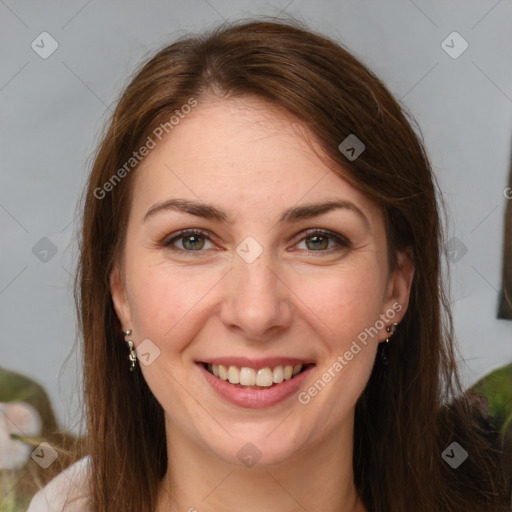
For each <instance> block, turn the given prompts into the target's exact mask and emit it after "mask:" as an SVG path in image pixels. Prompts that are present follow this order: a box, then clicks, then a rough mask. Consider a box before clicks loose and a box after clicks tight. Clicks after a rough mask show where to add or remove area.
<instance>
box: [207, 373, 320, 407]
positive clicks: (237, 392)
mask: <svg viewBox="0 0 512 512" xmlns="http://www.w3.org/2000/svg"><path fill="white" fill-rule="evenodd" d="M197 366H198V367H199V369H200V370H201V372H202V373H203V375H204V377H205V379H206V380H207V381H208V383H209V384H210V385H211V386H212V388H213V389H214V390H215V391H216V392H217V393H218V394H219V395H221V396H222V397H223V398H225V399H226V400H227V401H228V402H231V403H232V404H235V405H238V406H240V407H248V408H251V409H258V408H262V407H272V406H273V405H277V404H278V403H280V402H283V401H284V400H286V399H287V398H289V397H290V396H292V395H294V394H296V393H297V392H298V391H299V389H300V387H301V385H302V384H303V383H304V381H305V380H306V379H307V377H308V374H309V371H310V370H311V369H312V368H313V366H309V367H308V368H306V369H305V370H304V371H302V372H301V373H299V374H298V375H296V376H295V377H293V378H292V379H289V380H285V381H283V382H281V383H280V384H274V385H273V386H271V387H269V388H268V389H244V388H239V387H237V386H234V385H233V384H230V383H229V382H228V381H224V380H222V379H219V378H218V377H215V375H213V374H211V373H210V372H209V371H208V370H207V369H206V368H205V367H204V366H203V365H202V364H201V363H198V365H197Z"/></svg>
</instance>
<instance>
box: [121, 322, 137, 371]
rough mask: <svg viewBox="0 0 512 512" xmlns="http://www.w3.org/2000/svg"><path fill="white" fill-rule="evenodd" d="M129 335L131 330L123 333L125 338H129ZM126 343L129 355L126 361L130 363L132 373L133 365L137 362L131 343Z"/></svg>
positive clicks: (127, 341) (128, 341) (129, 341)
mask: <svg viewBox="0 0 512 512" xmlns="http://www.w3.org/2000/svg"><path fill="white" fill-rule="evenodd" d="M131 333H132V330H131V329H128V330H127V331H124V332H123V334H124V336H125V338H126V337H127V336H130V334H131ZM126 343H128V349H129V350H130V355H129V356H128V359H129V360H130V361H131V365H130V371H131V372H133V370H134V369H135V363H136V362H137V354H136V353H135V350H134V349H133V341H132V340H126Z"/></svg>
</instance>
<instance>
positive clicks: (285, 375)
mask: <svg viewBox="0 0 512 512" xmlns="http://www.w3.org/2000/svg"><path fill="white" fill-rule="evenodd" d="M207 368H208V371H209V372H210V373H213V375H215V377H218V378H219V379H221V380H227V381H229V382H230V383H231V384H240V385H241V386H259V387H265V388H268V387H270V386H272V384H280V383H281V382H283V381H284V380H290V379H291V378H292V377H295V375H297V374H299V373H300V371H301V370H302V368H303V366H302V364H296V365H295V366H292V365H291V364H287V365H284V366H283V365H278V366H276V367H274V369H273V370H272V369H271V368H270V367H268V366H267V367H265V368H260V369H259V370H255V369H254V368H248V367H246V366H242V368H238V367H237V366H229V367H226V366H224V365H222V364H208V365H207Z"/></svg>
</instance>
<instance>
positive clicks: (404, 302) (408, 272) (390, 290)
mask: <svg viewBox="0 0 512 512" xmlns="http://www.w3.org/2000/svg"><path fill="white" fill-rule="evenodd" d="M413 277H414V258H413V256H412V251H411V250H410V249H409V248H408V249H407V250H406V251H400V252H398V253H397V262H396V266H395V268H394V270H393V271H392V272H391V274H390V276H389V279H388V284H387V287H386V295H385V297H384V304H383V306H384V315H386V316H387V318H388V323H387V325H389V324H392V323H395V322H396V323H400V322H401V321H402V318H403V317H404V315H405V313H406V311H407V307H408V305H409V297H410V294H411V287H412V281H413ZM386 312H389V314H387V313H386ZM391 312H393V313H391ZM383 335H384V337H383V339H382V341H384V340H385V339H386V338H387V337H388V336H389V334H388V333H387V331H386V330H385V329H384V330H383Z"/></svg>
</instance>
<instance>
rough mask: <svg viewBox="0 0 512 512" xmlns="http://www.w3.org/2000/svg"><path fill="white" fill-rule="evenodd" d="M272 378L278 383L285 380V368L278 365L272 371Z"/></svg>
mask: <svg viewBox="0 0 512 512" xmlns="http://www.w3.org/2000/svg"><path fill="white" fill-rule="evenodd" d="M272 380H273V381H274V382H275V383H276V384H281V382H283V380H284V369H283V367H282V366H276V367H275V368H274V371H273V372H272Z"/></svg>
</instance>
